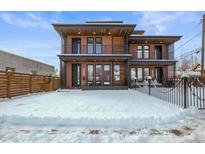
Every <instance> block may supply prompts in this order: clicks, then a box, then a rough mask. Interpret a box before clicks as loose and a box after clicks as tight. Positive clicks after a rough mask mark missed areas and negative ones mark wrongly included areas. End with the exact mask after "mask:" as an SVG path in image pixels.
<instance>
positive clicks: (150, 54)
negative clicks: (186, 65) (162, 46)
mask: <svg viewBox="0 0 205 154" xmlns="http://www.w3.org/2000/svg"><path fill="white" fill-rule="evenodd" d="M132 58H134V59H139V60H141V59H153V60H162V59H169V58H168V55H157V54H156V53H155V52H144V53H143V52H136V55H134V56H133V57H132Z"/></svg>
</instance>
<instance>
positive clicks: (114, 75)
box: [113, 64, 121, 82]
mask: <svg viewBox="0 0 205 154" xmlns="http://www.w3.org/2000/svg"><path fill="white" fill-rule="evenodd" d="M115 66H119V74H117V75H116V74H115V73H116V72H115ZM120 74H121V66H120V64H113V77H114V82H119V81H120V80H121V75H120ZM116 76H117V77H119V79H118V80H116V79H115V77H116Z"/></svg>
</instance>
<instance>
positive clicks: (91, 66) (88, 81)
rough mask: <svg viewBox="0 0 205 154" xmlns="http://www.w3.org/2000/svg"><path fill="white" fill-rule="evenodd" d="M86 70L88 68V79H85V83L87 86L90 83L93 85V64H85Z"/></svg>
mask: <svg viewBox="0 0 205 154" xmlns="http://www.w3.org/2000/svg"><path fill="white" fill-rule="evenodd" d="M87 70H88V72H87V73H88V74H87V75H88V80H87V84H88V86H92V85H94V84H93V83H94V77H93V76H94V68H93V65H91V64H89V65H87Z"/></svg>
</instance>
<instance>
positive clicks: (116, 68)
mask: <svg viewBox="0 0 205 154" xmlns="http://www.w3.org/2000/svg"><path fill="white" fill-rule="evenodd" d="M114 81H120V65H119V64H115V65H114Z"/></svg>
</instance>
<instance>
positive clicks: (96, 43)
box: [95, 37, 102, 54]
mask: <svg viewBox="0 0 205 154" xmlns="http://www.w3.org/2000/svg"><path fill="white" fill-rule="evenodd" d="M97 39H100V40H101V43H98V42H97ZM99 44H100V47H101V51H100V53H97V50H96V49H97V45H99ZM95 54H102V37H95Z"/></svg>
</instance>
